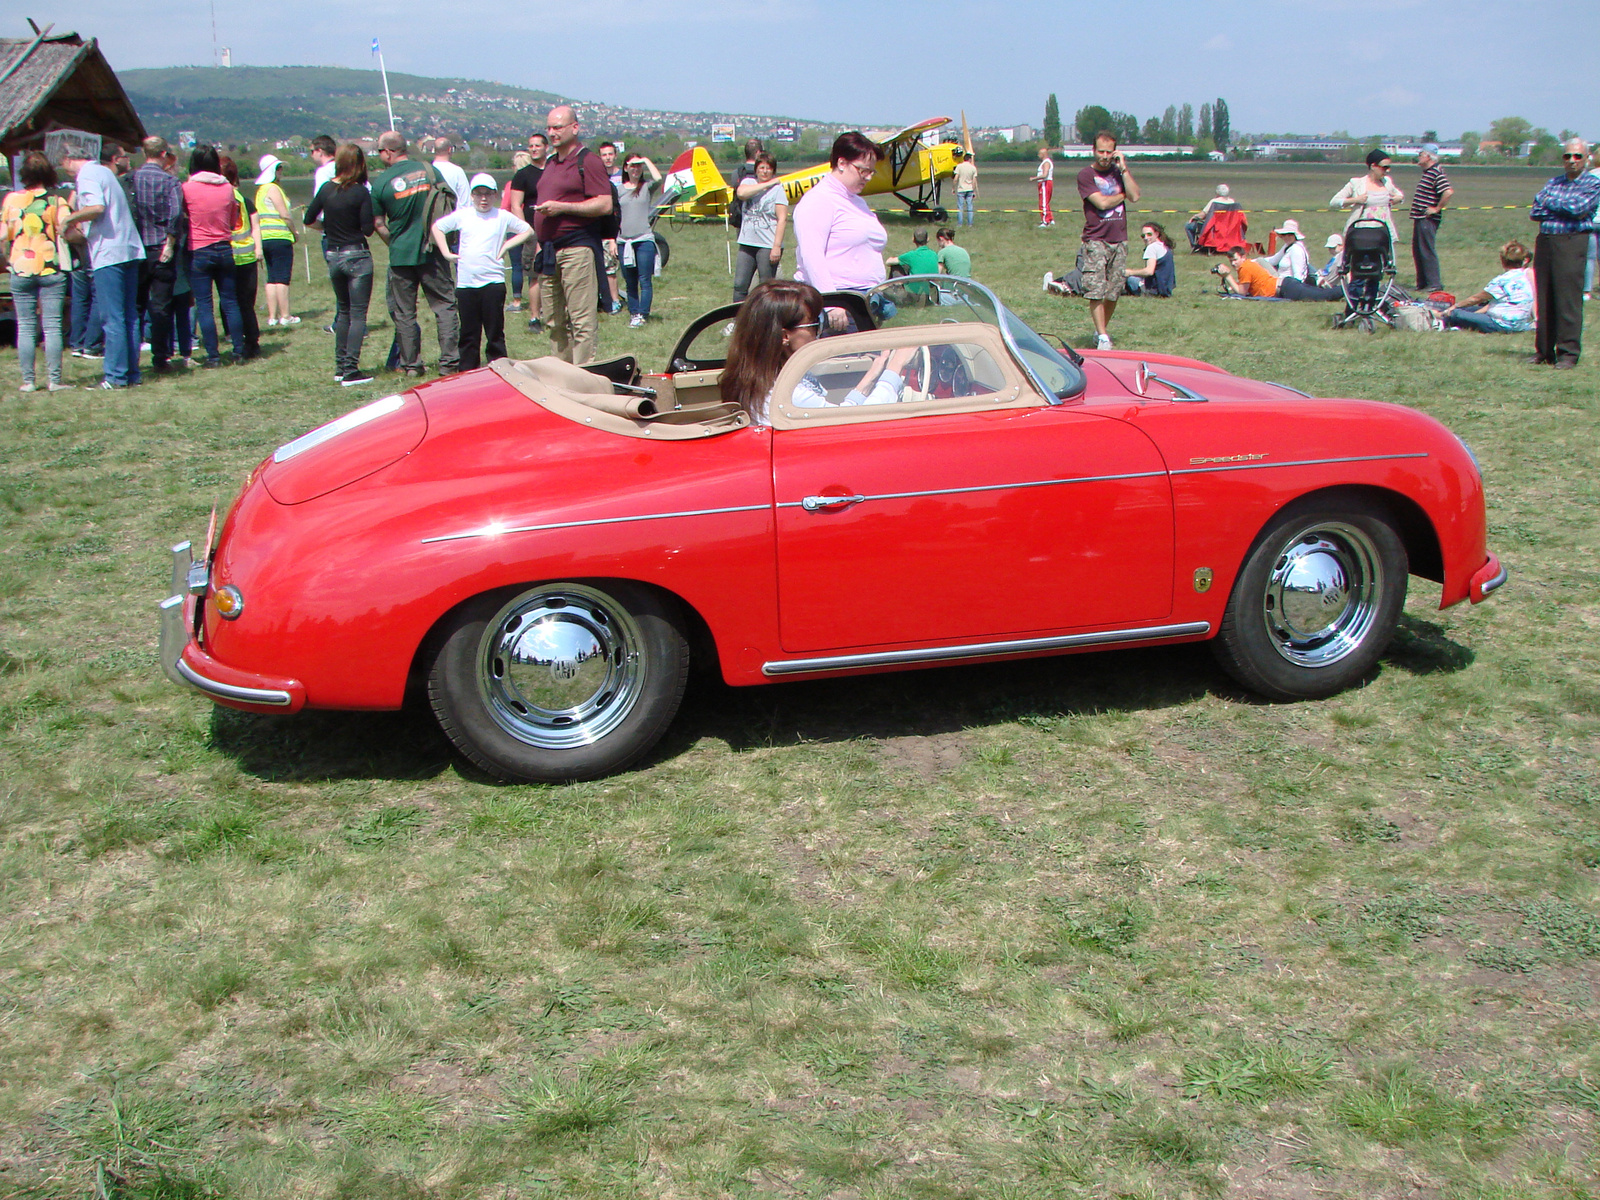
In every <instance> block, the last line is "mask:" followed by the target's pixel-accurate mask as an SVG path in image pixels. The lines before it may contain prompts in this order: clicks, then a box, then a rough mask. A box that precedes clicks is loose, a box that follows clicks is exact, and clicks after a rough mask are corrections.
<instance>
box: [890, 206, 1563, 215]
mask: <svg viewBox="0 0 1600 1200" xmlns="http://www.w3.org/2000/svg"><path fill="white" fill-rule="evenodd" d="M1532 207H1533V205H1531V204H1452V205H1451V206H1450V207H1449V208H1447V209H1445V212H1447V213H1457V212H1526V211H1527V210H1528V209H1530V208H1532ZM880 211H882V212H896V211H898V210H897V209H882V210H880ZM972 211H973V212H975V213H989V214H991V215H993V214H999V213H1037V212H1038V211H1039V210H1038V209H1037V208H975V209H973V210H972ZM1050 211H1051V212H1053V213H1062V214H1067V215H1070V214H1072V213H1075V212H1077V211H1078V210H1077V209H1075V208H1053V209H1051V210H1050ZM1128 211H1129V212H1133V213H1141V214H1144V215H1146V216H1150V215H1156V214H1159V215H1160V216H1163V217H1192V216H1196V215H1198V214H1196V213H1195V211H1194V210H1193V209H1190V208H1130V209H1129V210H1128ZM1241 211H1243V212H1245V213H1247V214H1254V213H1261V214H1262V215H1267V214H1272V215H1276V214H1278V213H1323V212H1327V213H1338V212H1339V211H1340V210H1339V209H1337V208H1246V209H1242V210H1241Z"/></svg>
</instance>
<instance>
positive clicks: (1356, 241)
mask: <svg viewBox="0 0 1600 1200" xmlns="http://www.w3.org/2000/svg"><path fill="white" fill-rule="evenodd" d="M1394 276H1395V268H1394V244H1393V239H1392V238H1390V236H1389V227H1388V226H1387V225H1385V224H1384V223H1383V222H1382V221H1352V222H1351V224H1350V227H1349V228H1348V229H1346V230H1345V231H1344V278H1343V279H1342V280H1341V286H1342V287H1343V288H1344V312H1343V314H1342V315H1340V316H1336V317H1334V319H1333V327H1334V328H1335V329H1344V328H1347V327H1348V326H1351V325H1359V326H1360V327H1361V328H1362V329H1364V330H1366V331H1367V332H1368V333H1371V332H1372V331H1373V329H1375V328H1376V327H1377V323H1378V322H1379V321H1382V322H1383V323H1384V324H1385V325H1388V326H1389V327H1390V328H1391V329H1392V328H1393V327H1394V312H1393V308H1392V305H1391V301H1392V299H1393V296H1394Z"/></svg>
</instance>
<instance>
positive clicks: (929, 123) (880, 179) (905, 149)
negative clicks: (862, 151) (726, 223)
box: [657, 117, 960, 221]
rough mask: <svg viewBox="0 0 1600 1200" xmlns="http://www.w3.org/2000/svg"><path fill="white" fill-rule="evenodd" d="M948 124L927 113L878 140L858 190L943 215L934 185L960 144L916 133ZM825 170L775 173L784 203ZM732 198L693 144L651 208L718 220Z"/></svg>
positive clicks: (920, 213)
mask: <svg viewBox="0 0 1600 1200" xmlns="http://www.w3.org/2000/svg"><path fill="white" fill-rule="evenodd" d="M949 123H950V118H949V117H930V118H929V119H928V120H926V121H919V122H917V124H915V125H912V126H910V127H909V128H906V129H902V130H901V131H900V132H899V133H896V134H893V135H892V136H890V137H888V138H885V139H884V140H883V141H881V142H879V143H878V145H879V146H881V147H882V148H883V161H882V162H880V163H879V164H878V171H877V174H875V175H874V176H873V177H872V179H871V180H870V181H869V182H868V183H867V186H866V190H865V192H864V193H863V194H864V195H867V196H881V195H884V194H886V193H893V194H894V195H895V196H897V197H899V198H900V199H901V200H903V201H905V203H906V206H907V208H908V209H909V210H910V213H911V215H912V216H913V217H921V218H925V219H929V220H934V221H944V220H948V219H949V216H950V214H949V213H948V212H947V211H946V210H945V209H944V208H943V207H941V206H940V204H939V193H940V185H941V184H942V183H943V182H944V181H945V180H946V179H949V178H950V177H951V176H952V175H954V174H955V170H956V162H957V158H956V151H957V150H958V149H960V147H959V146H957V145H956V144H955V143H953V142H940V143H938V144H936V145H932V146H929V145H925V144H924V143H923V141H922V135H923V134H925V133H927V132H928V131H929V130H932V129H941V128H943V127H944V126H946V125H948V124H949ZM828 170H829V167H828V164H827V163H825V162H824V163H818V164H817V165H816V166H814V167H806V168H804V169H803V170H799V171H791V172H790V173H789V174H787V175H780V176H778V182H779V183H781V184H782V185H783V190H784V194H785V195H786V196H787V197H788V200H789V204H790V205H791V206H792V205H793V204H794V203H795V201H797V200H799V199H800V197H801V196H803V195H805V194H806V192H807V191H809V190H810V188H811V187H812V185H813V184H815V183H816V182H817V180H819V179H821V178H822V177H823V176H824V175H826V174H827V173H828ZM732 198H733V188H731V187H730V186H729V185H728V181H727V180H725V179H723V177H722V172H721V171H719V170H717V165H716V163H715V162H713V161H712V159H711V155H710V154H709V153H708V152H707V151H706V148H705V147H704V146H696V147H694V148H693V149H692V150H685V151H684V152H683V153H682V154H680V155H678V157H677V159H676V160H674V162H673V164H672V171H671V173H670V174H669V175H667V177H666V179H665V180H664V181H663V184H662V199H661V205H660V207H659V208H658V209H657V213H658V215H659V214H660V213H667V214H669V215H670V216H673V217H676V218H684V219H688V220H714V221H720V220H722V219H723V216H724V214H726V213H727V211H728V201H730V200H731V199H732Z"/></svg>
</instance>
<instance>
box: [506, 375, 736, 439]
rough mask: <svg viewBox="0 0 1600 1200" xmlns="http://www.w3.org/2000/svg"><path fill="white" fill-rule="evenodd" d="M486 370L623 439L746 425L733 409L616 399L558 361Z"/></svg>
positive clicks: (709, 433) (606, 384) (711, 432)
mask: <svg viewBox="0 0 1600 1200" xmlns="http://www.w3.org/2000/svg"><path fill="white" fill-rule="evenodd" d="M489 369H490V370H492V371H493V372H494V373H495V374H497V375H499V376H500V378H501V379H504V380H505V381H506V382H507V383H509V384H510V385H511V386H512V387H514V388H516V389H517V391H519V392H521V393H522V394H523V395H524V396H526V397H527V398H528V399H529V400H532V401H533V402H534V403H536V404H542V405H544V407H546V408H548V409H549V410H550V411H551V412H553V413H558V414H560V415H561V416H563V417H566V418H567V420H569V421H577V422H578V423H579V424H580V425H593V426H594V427H595V428H596V429H604V430H606V431H607V432H609V433H620V434H623V435H625V436H627V437H637V438H649V439H651V440H652V441H663V440H665V441H683V440H685V439H688V438H703V437H715V436H716V435H717V434H720V433H729V432H731V431H733V430H735V429H743V428H744V427H745V426H746V425H748V424H750V417H749V416H748V414H746V413H745V411H744V410H743V409H742V408H740V407H739V406H738V405H736V404H708V405H700V406H696V407H694V408H669V409H667V410H665V411H663V412H656V411H654V409H655V406H654V404H653V403H651V402H650V401H648V400H646V399H645V398H644V397H641V396H619V395H617V394H616V393H615V392H613V391H612V390H611V381H610V380H609V379H604V378H602V377H601V376H599V375H595V374H593V373H592V372H590V371H585V370H584V369H583V368H582V367H575V366H573V365H572V364H571V363H569V362H564V361H563V360H561V359H559V358H551V357H545V358H530V359H523V360H520V361H515V360H512V359H509V358H500V359H496V360H495V361H494V362H492V363H490V364H489Z"/></svg>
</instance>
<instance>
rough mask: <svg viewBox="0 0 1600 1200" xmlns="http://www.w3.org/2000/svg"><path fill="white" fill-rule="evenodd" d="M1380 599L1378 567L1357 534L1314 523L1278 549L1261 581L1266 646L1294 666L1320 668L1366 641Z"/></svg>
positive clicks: (1367, 542) (1373, 551) (1338, 524)
mask: <svg viewBox="0 0 1600 1200" xmlns="http://www.w3.org/2000/svg"><path fill="white" fill-rule="evenodd" d="M1382 594H1383V563H1382V560H1381V559H1380V558H1379V556H1378V549H1377V547H1376V546H1374V545H1373V544H1372V539H1371V538H1369V537H1368V536H1367V535H1366V534H1365V533H1363V532H1362V531H1361V530H1360V529H1358V528H1356V527H1355V526H1353V525H1347V524H1345V523H1343V522H1342V521H1328V522H1319V523H1318V524H1315V525H1311V526H1308V527H1307V528H1305V529H1302V530H1300V531H1299V532H1298V533H1296V534H1295V535H1294V536H1293V537H1291V538H1290V539H1289V540H1288V541H1286V542H1285V543H1284V545H1283V549H1282V550H1280V551H1279V553H1278V557H1277V559H1276V561H1274V563H1273V564H1272V570H1271V573H1270V574H1269V575H1268V577H1267V588H1266V594H1265V595H1264V596H1263V597H1262V616H1263V617H1264V619H1265V620H1266V624H1267V634H1268V636H1269V637H1270V638H1271V639H1272V644H1273V646H1274V647H1276V649H1277V651H1278V653H1279V654H1281V655H1282V656H1283V657H1284V658H1286V659H1287V660H1288V661H1290V662H1292V663H1294V664H1295V665H1296V666H1299V667H1325V666H1328V665H1329V664H1330V663H1336V662H1338V661H1339V660H1340V659H1342V658H1344V657H1346V656H1347V655H1349V654H1351V653H1353V652H1354V651H1355V650H1356V649H1357V648H1358V647H1359V646H1360V645H1361V643H1362V642H1363V641H1364V640H1365V639H1366V636H1367V634H1368V633H1369V632H1370V631H1371V629H1372V623H1373V621H1374V620H1375V619H1376V618H1377V615H1378V607H1377V606H1378V597H1379V596H1381V595H1382Z"/></svg>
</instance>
